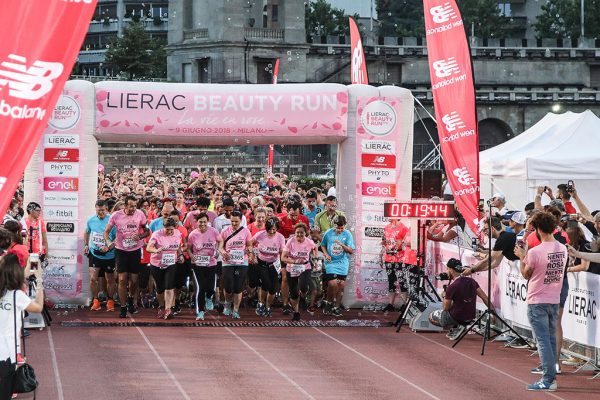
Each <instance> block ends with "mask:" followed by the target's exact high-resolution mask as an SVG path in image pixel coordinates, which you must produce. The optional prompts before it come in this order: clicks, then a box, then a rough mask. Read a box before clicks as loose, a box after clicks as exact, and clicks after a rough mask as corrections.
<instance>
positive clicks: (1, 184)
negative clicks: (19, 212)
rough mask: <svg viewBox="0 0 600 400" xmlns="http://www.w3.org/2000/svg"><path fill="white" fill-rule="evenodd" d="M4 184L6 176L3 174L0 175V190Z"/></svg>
mask: <svg viewBox="0 0 600 400" xmlns="http://www.w3.org/2000/svg"><path fill="white" fill-rule="evenodd" d="M5 184H6V178H5V177H3V176H0V191H2V188H3V187H4V185H5Z"/></svg>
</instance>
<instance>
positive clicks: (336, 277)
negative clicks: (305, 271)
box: [323, 274, 348, 282]
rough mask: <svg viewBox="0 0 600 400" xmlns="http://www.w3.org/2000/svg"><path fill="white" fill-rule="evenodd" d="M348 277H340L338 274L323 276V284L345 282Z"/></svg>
mask: <svg viewBox="0 0 600 400" xmlns="http://www.w3.org/2000/svg"><path fill="white" fill-rule="evenodd" d="M347 276H348V275H338V274H323V282H329V281H333V280H338V281H345V280H346V277H347Z"/></svg>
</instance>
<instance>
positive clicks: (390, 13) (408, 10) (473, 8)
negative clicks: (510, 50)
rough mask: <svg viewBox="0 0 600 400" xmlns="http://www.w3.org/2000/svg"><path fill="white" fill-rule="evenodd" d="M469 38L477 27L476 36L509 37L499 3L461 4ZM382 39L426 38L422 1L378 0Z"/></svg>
mask: <svg viewBox="0 0 600 400" xmlns="http://www.w3.org/2000/svg"><path fill="white" fill-rule="evenodd" d="M457 3H458V7H459V8H460V11H461V14H462V17H463V22H464V24H465V28H466V29H467V30H468V32H469V34H470V32H471V27H472V24H473V23H474V26H473V27H474V31H475V36H477V37H481V38H486V37H503V36H506V35H508V34H510V31H511V28H510V24H509V21H508V18H507V17H505V16H503V15H501V14H500V10H499V8H498V1H497V0H458V1H457ZM377 15H378V17H379V21H380V22H381V27H380V30H379V34H380V35H381V36H417V37H418V36H424V35H425V21H424V17H423V0H377Z"/></svg>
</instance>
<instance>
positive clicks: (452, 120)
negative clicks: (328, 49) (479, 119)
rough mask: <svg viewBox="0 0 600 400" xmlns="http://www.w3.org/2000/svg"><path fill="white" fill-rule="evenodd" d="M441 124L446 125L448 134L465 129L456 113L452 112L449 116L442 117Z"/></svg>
mask: <svg viewBox="0 0 600 400" xmlns="http://www.w3.org/2000/svg"><path fill="white" fill-rule="evenodd" d="M442 122H444V125H446V130H447V131H448V132H454V131H455V130H457V129H463V128H466V127H467V126H466V125H465V123H464V122H463V120H462V119H461V118H460V116H459V115H458V113H457V112H456V111H452V112H451V113H450V114H446V115H444V116H443V117H442Z"/></svg>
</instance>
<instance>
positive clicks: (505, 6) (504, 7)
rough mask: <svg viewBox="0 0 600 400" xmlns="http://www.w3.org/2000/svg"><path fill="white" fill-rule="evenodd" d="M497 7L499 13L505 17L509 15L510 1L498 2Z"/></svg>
mask: <svg viewBox="0 0 600 400" xmlns="http://www.w3.org/2000/svg"><path fill="white" fill-rule="evenodd" d="M498 9H499V10H500V15H504V16H505V17H510V16H511V11H510V3H502V2H500V3H498Z"/></svg>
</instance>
